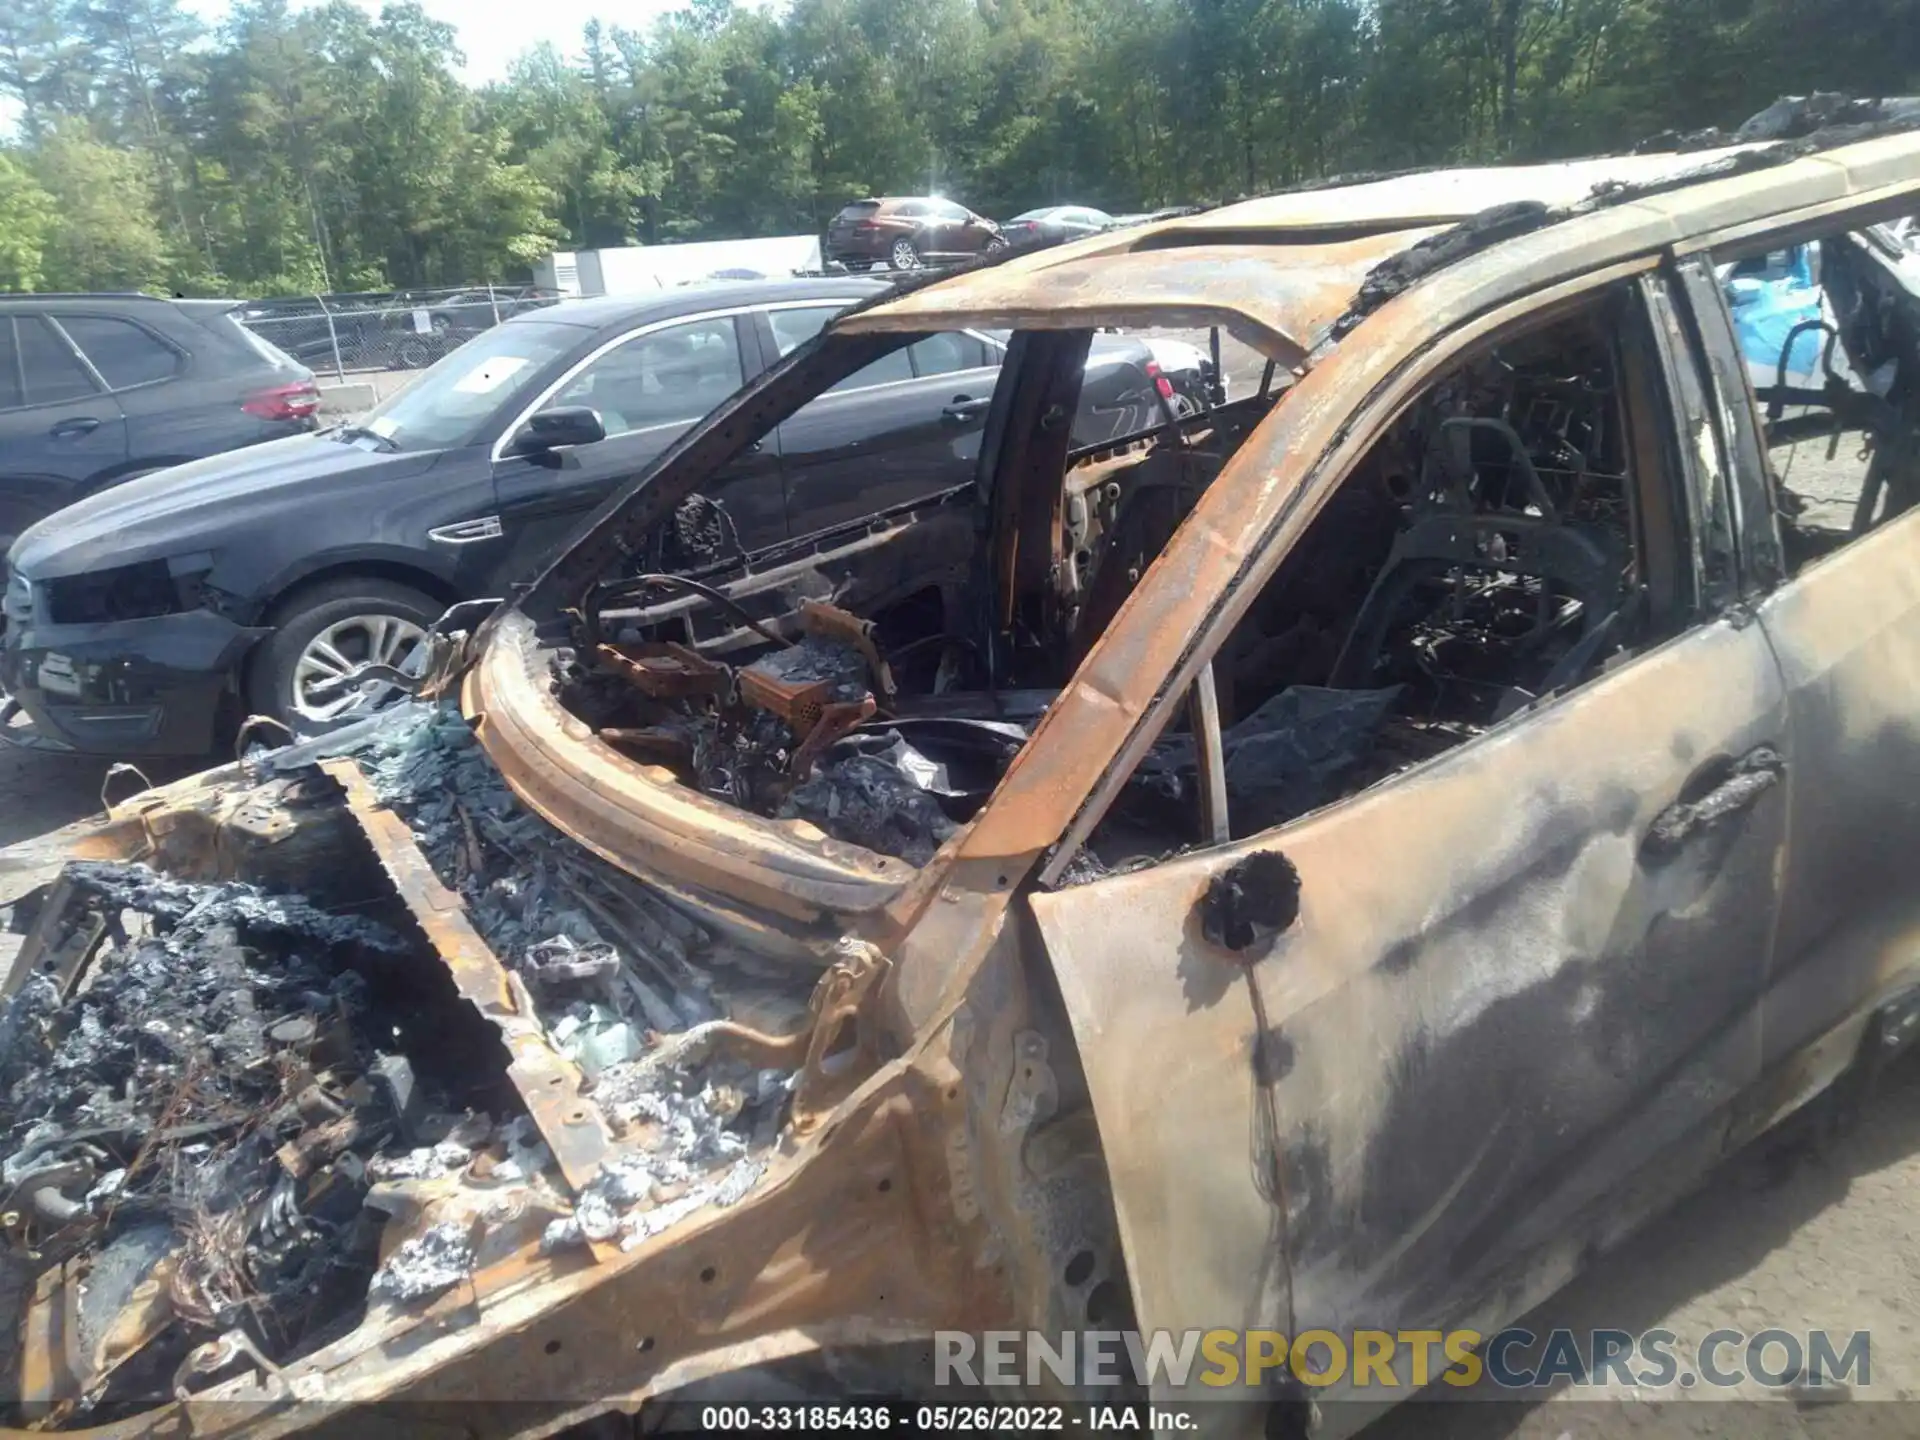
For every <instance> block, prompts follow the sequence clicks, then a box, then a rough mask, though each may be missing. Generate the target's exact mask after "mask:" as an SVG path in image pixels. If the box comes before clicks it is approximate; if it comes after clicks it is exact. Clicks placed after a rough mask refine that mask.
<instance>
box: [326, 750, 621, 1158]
mask: <svg viewBox="0 0 1920 1440" xmlns="http://www.w3.org/2000/svg"><path fill="white" fill-rule="evenodd" d="M320 768H321V769H322V770H324V771H326V773H327V774H328V775H331V776H332V777H333V778H334V779H335V780H336V781H338V782H339V784H340V787H341V788H342V789H343V790H345V791H346V795H347V805H348V807H349V808H350V809H351V810H352V812H353V816H354V819H355V820H357V821H358V822H359V824H360V828H361V830H362V831H363V832H364V833H365V834H366V837H367V840H368V843H370V844H371V845H372V846H373V849H374V853H375V854H376V855H378V856H379V857H380V865H381V868H382V869H384V870H385V871H386V872H387V876H388V878H389V879H391V880H392V881H393V884H394V888H395V889H396V890H398V891H399V892H400V898H401V899H402V900H404V901H405V902H406V905H407V909H408V910H409V911H410V912H411V913H412V915H413V918H414V919H415V920H416V921H418V922H419V925H420V928H421V929H422V930H423V931H425V932H426V936H427V939H428V940H429V941H430V942H432V945H433V949H434V953H435V954H437V955H438V956H439V957H440V959H441V960H442V961H443V962H444V963H445V964H446V967H447V973H448V974H449V975H451V976H452V977H453V983H454V986H455V988H456V989H458V990H459V992H460V996H461V998H462V999H464V1000H466V1001H467V1003H468V1004H470V1005H472V1006H473V1007H474V1009H476V1010H478V1011H479V1012H480V1013H481V1014H482V1015H484V1016H485V1017H486V1018H487V1019H488V1020H490V1021H492V1022H493V1024H494V1025H495V1027H496V1028H498V1030H499V1031H500V1039H501V1041H502V1042H503V1043H504V1044H505V1045H506V1047H507V1053H508V1054H509V1056H511V1059H510V1060H509V1062H508V1065H507V1077H508V1078H509V1079H510V1080H512V1081H513V1086H514V1088H515V1089H516V1090H518V1091H519V1092H520V1098H521V1099H522V1100H524V1101H525V1102H526V1106H527V1113H528V1114H530V1115H531V1116H532V1117H533V1122H534V1124H535V1126H537V1127H538V1128H539V1131H540V1136H541V1138H542V1139H544V1140H545V1141H546V1142H547V1145H548V1147H549V1148H550V1149H551V1150H552V1151H553V1155H554V1159H555V1160H556V1161H558V1162H559V1165H560V1172H561V1174H563V1175H565V1176H566V1178H567V1183H568V1184H569V1185H571V1186H572V1187H573V1188H574V1190H575V1191H579V1190H581V1189H584V1188H585V1187H586V1185H587V1184H588V1183H589V1182H590V1181H591V1180H592V1179H593V1177H594V1176H595V1175H597V1174H598V1173H599V1170H600V1164H601V1161H602V1160H604V1159H605V1158H606V1156H607V1154H608V1151H609V1150H610V1149H611V1147H612V1143H613V1142H612V1137H611V1136H610V1135H609V1134H608V1131H607V1123H606V1120H605V1118H604V1117H603V1116H602V1115H601V1113H600V1107H599V1106H597V1105H595V1104H594V1103H593V1101H592V1100H591V1099H590V1098H588V1096H587V1095H586V1094H585V1093H584V1087H583V1077H582V1076H581V1074H580V1070H579V1067H578V1066H576V1065H574V1064H573V1062H572V1061H570V1060H568V1059H567V1058H566V1057H565V1056H563V1055H561V1054H560V1053H559V1052H558V1051H557V1050H555V1049H554V1048H553V1044H552V1042H551V1041H549V1040H548V1038H547V1032H546V1028H545V1027H544V1026H543V1025H541V1023H540V1019H539V1016H538V1015H536V1014H535V1013H534V1009H533V1005H532V1003H531V998H530V997H529V996H528V995H527V993H526V989H525V987H524V985H522V984H521V983H520V982H519V981H518V979H517V978H516V977H515V976H514V975H513V974H512V973H511V972H510V971H509V970H508V969H507V968H506V966H504V965H502V964H501V963H500V960H499V957H498V956H496V955H495V954H494V953H493V951H492V950H491V949H490V948H488V946H487V943H486V941H484V940H482V939H481V938H480V934H479V932H478V931H476V930H475V929H474V928H473V922H472V921H470V920H468V919H467V910H466V904H465V902H464V901H462V900H461V898H460V897H459V896H458V895H456V894H454V892H453V891H452V890H449V889H448V888H447V887H446V885H445V884H444V883H443V882H442V881H441V879H440V877H439V876H438V875H436V874H434V872H433V867H432V866H431V865H430V864H428V863H427V857H426V856H425V855H423V854H422V853H421V851H420V847H419V846H418V845H417V844H415V843H414V839H413V832H412V831H411V830H409V829H408V828H407V822H406V821H404V820H402V819H401V818H400V817H399V816H398V815H396V814H394V813H393V811H391V810H389V809H387V808H386V807H385V806H384V805H382V804H381V803H380V801H379V798H378V797H377V796H376V795H375V794H374V793H373V787H372V786H371V785H369V784H368V783H367V780H366V777H365V776H364V775H362V774H361V773H360V767H359V766H358V765H356V764H355V763H354V762H353V761H351V760H323V761H322V762H321V763H320Z"/></svg>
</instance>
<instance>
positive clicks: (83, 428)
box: [47, 415, 100, 440]
mask: <svg viewBox="0 0 1920 1440" xmlns="http://www.w3.org/2000/svg"><path fill="white" fill-rule="evenodd" d="M99 428H100V422H99V421H98V420H96V419H95V418H94V417H93V416H91V415H72V416H69V417H68V418H67V419H65V420H58V421H55V422H54V425H53V428H52V429H50V430H48V431H47V434H49V435H51V436H52V437H53V438H54V439H56V440H70V439H72V438H73V437H74V436H76V435H91V434H92V433H93V432H94V431H96V430H98V429H99Z"/></svg>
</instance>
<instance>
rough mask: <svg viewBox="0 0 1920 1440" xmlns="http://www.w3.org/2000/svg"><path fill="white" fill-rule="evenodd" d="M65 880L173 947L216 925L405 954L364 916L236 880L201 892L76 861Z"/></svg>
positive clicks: (124, 868) (140, 868) (400, 943)
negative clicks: (148, 920) (164, 935)
mask: <svg viewBox="0 0 1920 1440" xmlns="http://www.w3.org/2000/svg"><path fill="white" fill-rule="evenodd" d="M64 874H65V878H66V880H67V883H68V884H70V885H71V886H73V887H74V888H75V889H77V890H79V891H81V892H82V893H84V894H88V895H94V896H98V897H99V898H100V899H101V900H104V901H107V902H109V903H111V904H113V905H116V906H118V907H120V908H121V909H124V910H138V911H140V912H141V913H143V914H145V915H148V916H151V917H152V918H153V919H154V920H155V921H157V922H159V923H161V924H164V925H166V926H169V927H170V928H171V930H172V939H173V942H174V943H175V944H176V945H178V944H183V943H186V942H189V941H191V940H193V939H194V938H196V937H198V936H201V935H205V934H206V933H207V932H208V931H210V930H211V929H213V927H215V926H216V925H232V926H234V927H236V928H237V929H238V930H239V931H240V932H241V934H242V935H243V936H247V937H249V938H254V939H271V938H279V939H290V940H301V939H305V940H314V941H318V942H319V943H320V944H322V945H336V946H337V945H359V946H364V947H365V948H367V949H370V950H384V951H386V952H388V953H390V954H399V953H402V952H404V951H405V950H407V949H408V948H409V947H408V945H407V942H406V941H405V940H404V939H402V938H401V937H400V935H399V934H398V933H396V932H395V931H393V930H391V929H389V928H388V927H387V926H385V925H381V924H378V923H376V922H374V921H372V920H368V919H366V918H364V917H363V916H358V915H334V914H330V913H329V912H327V911H325V910H322V909H320V908H319V907H317V906H315V905H312V904H309V903H308V902H307V901H305V900H303V899H301V898H300V897H299V896H297V895H270V894H268V893H267V892H266V891H264V890H262V889H260V888H259V887H258V886H256V885H248V884H244V883H243V882H241V881H238V880H229V881H225V882H222V883H219V884H213V885H202V884H196V883H194V882H191V881H187V880H175V879H173V878H172V877H171V876H168V875H162V874H161V873H160V872H159V871H157V870H153V869H150V868H148V867H147V866H145V865H133V864H125V863H122V862H119V861H109V860H75V861H73V862H71V863H70V864H69V865H68V866H67V868H66V870H65V872H64Z"/></svg>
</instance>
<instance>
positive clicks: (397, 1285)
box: [371, 1220, 473, 1305]
mask: <svg viewBox="0 0 1920 1440" xmlns="http://www.w3.org/2000/svg"><path fill="white" fill-rule="evenodd" d="M472 1274H473V1239H472V1237H471V1235H470V1234H469V1232H468V1227H467V1226H466V1225H465V1224H462V1223H460V1222H458V1221H452V1220H448V1221H443V1222H442V1223H441V1224H438V1225H433V1226H429V1227H428V1228H427V1229H425V1230H422V1231H421V1232H420V1233H419V1234H418V1235H415V1236H414V1237H413V1238H412V1239H410V1240H407V1241H405V1242H404V1243H403V1244H402V1245H401V1246H400V1247H399V1248H398V1249H397V1250H395V1251H394V1252H393V1254H392V1255H390V1256H388V1257H387V1262H386V1264H384V1265H382V1266H381V1267H380V1269H379V1270H378V1271H376V1272H375V1274H374V1277H373V1285H372V1287H371V1288H372V1292H373V1294H374V1295H375V1296H378V1297H380V1298H382V1299H386V1300H393V1301H396V1302H398V1303H399V1304H402V1305H406V1304H411V1303H412V1302H414V1301H416V1300H426V1299H429V1298H430V1297H432V1296H435V1295H439V1294H441V1293H442V1292H444V1291H447V1290H451V1289H452V1288H453V1287H454V1286H456V1285H459V1284H462V1283H464V1282H465V1281H466V1279H467V1278H468V1277H469V1276H470V1275H472Z"/></svg>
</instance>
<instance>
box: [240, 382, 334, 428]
mask: <svg viewBox="0 0 1920 1440" xmlns="http://www.w3.org/2000/svg"><path fill="white" fill-rule="evenodd" d="M240 408H241V409H242V410H244V411H246V412H247V414H249V415H252V416H254V417H255V418H256V419H259V420H305V419H308V418H309V417H310V416H312V414H313V413H314V411H316V410H318V409H319V408H320V387H319V386H318V385H316V384H314V383H313V381H311V380H298V381H295V382H294V383H293V384H291V385H276V386H274V387H273V388H272V389H271V390H256V391H255V392H254V393H253V394H251V395H249V396H247V398H246V399H245V400H242V401H241V402H240Z"/></svg>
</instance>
